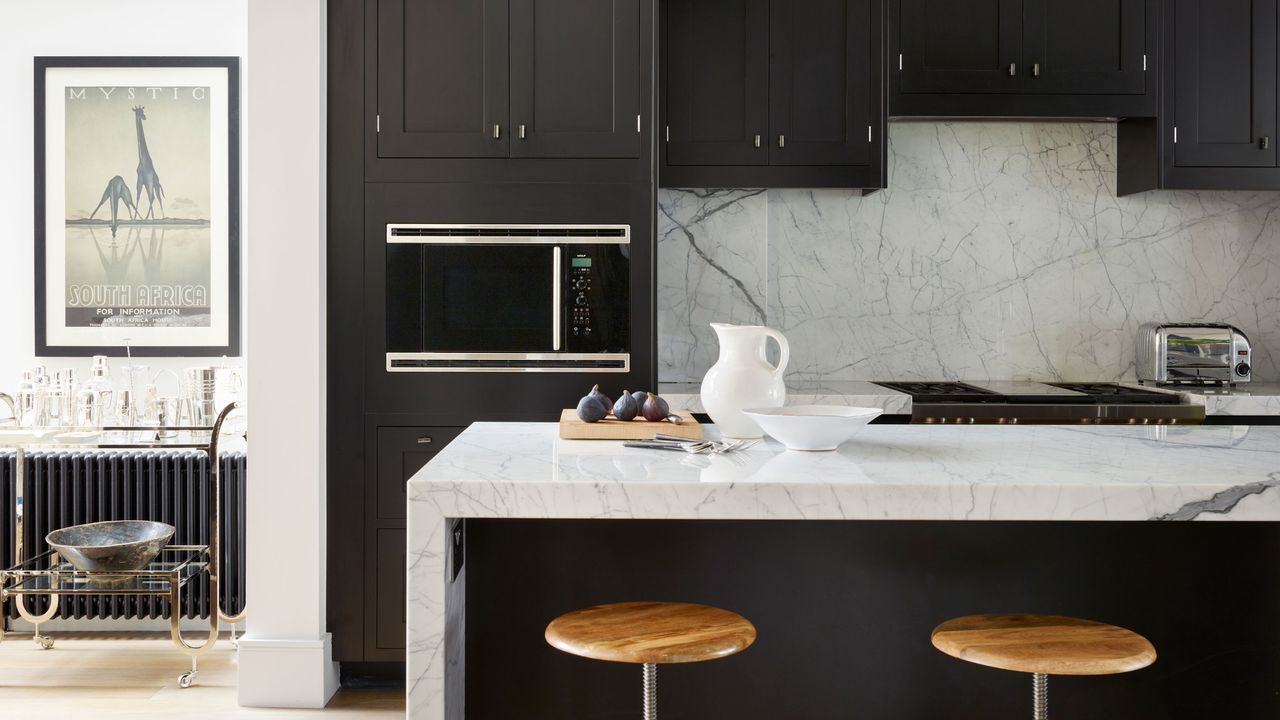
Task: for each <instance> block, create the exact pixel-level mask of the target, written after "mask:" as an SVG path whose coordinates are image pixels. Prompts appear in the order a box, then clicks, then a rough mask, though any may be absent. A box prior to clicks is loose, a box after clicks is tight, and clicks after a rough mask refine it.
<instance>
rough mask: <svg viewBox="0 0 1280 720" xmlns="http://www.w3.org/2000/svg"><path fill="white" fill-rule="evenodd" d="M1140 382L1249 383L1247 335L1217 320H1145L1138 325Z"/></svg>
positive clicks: (1138, 373) (1250, 374)
mask: <svg viewBox="0 0 1280 720" xmlns="http://www.w3.org/2000/svg"><path fill="white" fill-rule="evenodd" d="M1137 345H1138V367H1137V375H1138V380H1139V381H1140V382H1154V383H1157V384H1171V385H1172V384H1179V383H1195V384H1201V385H1207V384H1222V383H1231V384H1235V383H1240V382H1249V381H1250V380H1251V379H1252V372H1253V371H1252V367H1251V366H1250V353H1249V338H1247V337H1245V334H1244V333H1243V332H1241V331H1240V329H1239V328H1236V327H1233V326H1231V325H1223V324H1219V323H1145V324H1144V325H1142V327H1140V328H1138V343H1137Z"/></svg>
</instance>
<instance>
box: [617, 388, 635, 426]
mask: <svg viewBox="0 0 1280 720" xmlns="http://www.w3.org/2000/svg"><path fill="white" fill-rule="evenodd" d="M639 414H640V403H638V402H636V396H635V395H633V394H631V393H629V392H627V391H626V390H623V391H622V396H621V397H619V398H618V402H616V403H614V404H613V416H614V417H616V418H618V419H619V420H624V421H629V420H634V419H635V417H636V416H637V415H639Z"/></svg>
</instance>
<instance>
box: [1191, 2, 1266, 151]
mask: <svg viewBox="0 0 1280 720" xmlns="http://www.w3.org/2000/svg"><path fill="white" fill-rule="evenodd" d="M1276 34H1277V29H1276V0H1212V1H1211V2H1210V1H1206V0H1176V2H1175V3H1174V21H1173V45H1172V51H1173V82H1172V89H1173V96H1174V101H1173V127H1174V129H1175V130H1176V132H1177V136H1176V137H1175V138H1174V146H1173V163H1174V165H1175V166H1177V167H1275V165H1276V146H1275V143H1274V142H1273V141H1272V140H1273V139H1274V138H1275V137H1276V69H1277V68H1276Z"/></svg>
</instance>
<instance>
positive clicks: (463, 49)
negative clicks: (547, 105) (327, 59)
mask: <svg viewBox="0 0 1280 720" xmlns="http://www.w3.org/2000/svg"><path fill="white" fill-rule="evenodd" d="M507 72H508V68H507V0H378V107H377V113H378V117H379V129H378V156H379V157H391V158H492V157H507V156H508V155H509V154H510V148H509V146H508V142H509V140H508V133H507V132H506V130H507V128H506V123H507V122H508V117H509V116H510V112H509V107H508V77H507ZM495 128H496V130H495ZM495 136H496V137H495Z"/></svg>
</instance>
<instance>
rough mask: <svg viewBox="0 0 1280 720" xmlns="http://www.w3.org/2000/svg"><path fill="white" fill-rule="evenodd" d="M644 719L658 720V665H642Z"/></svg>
mask: <svg viewBox="0 0 1280 720" xmlns="http://www.w3.org/2000/svg"><path fill="white" fill-rule="evenodd" d="M644 720H658V666H657V665H654V664H653V663H645V665H644Z"/></svg>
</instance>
